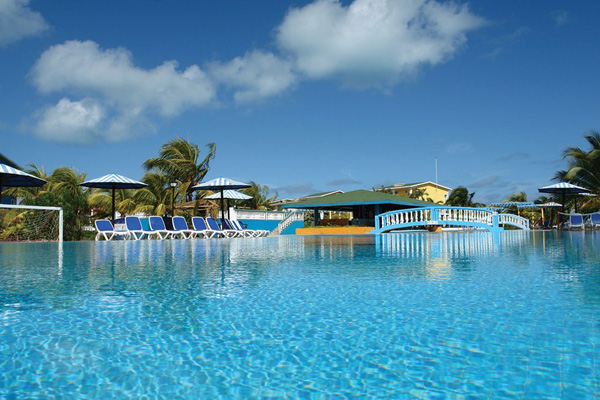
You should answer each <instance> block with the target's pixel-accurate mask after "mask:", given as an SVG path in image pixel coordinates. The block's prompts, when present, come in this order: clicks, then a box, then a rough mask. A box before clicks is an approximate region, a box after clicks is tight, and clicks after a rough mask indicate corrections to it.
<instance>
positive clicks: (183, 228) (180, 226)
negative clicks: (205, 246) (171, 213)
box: [172, 216, 196, 239]
mask: <svg viewBox="0 0 600 400" xmlns="http://www.w3.org/2000/svg"><path fill="white" fill-rule="evenodd" d="M172 221H173V230H175V232H181V235H182V236H183V238H184V239H191V238H195V237H196V231H194V230H192V229H189V228H188V224H187V222H186V221H185V218H183V217H181V216H177V217H173V219H172Z"/></svg>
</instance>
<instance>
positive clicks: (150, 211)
mask: <svg viewBox="0 0 600 400" xmlns="http://www.w3.org/2000/svg"><path fill="white" fill-rule="evenodd" d="M142 182H144V183H145V184H147V185H148V186H146V187H143V188H141V189H138V190H137V191H136V192H135V194H134V196H133V198H134V200H135V203H136V208H135V210H134V212H141V213H143V214H146V215H166V214H167V209H168V208H167V206H168V205H169V204H171V197H172V191H171V190H170V188H169V182H170V178H169V177H168V176H167V175H163V174H158V173H153V172H147V173H146V174H145V175H144V177H143V178H142Z"/></svg>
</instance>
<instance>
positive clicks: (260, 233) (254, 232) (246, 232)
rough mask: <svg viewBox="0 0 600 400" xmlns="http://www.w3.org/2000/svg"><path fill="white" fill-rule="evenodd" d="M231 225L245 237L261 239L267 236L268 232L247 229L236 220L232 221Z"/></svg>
mask: <svg viewBox="0 0 600 400" xmlns="http://www.w3.org/2000/svg"><path fill="white" fill-rule="evenodd" d="M231 224H232V225H233V226H234V227H235V229H237V230H238V231H240V232H242V233H243V234H244V235H245V236H247V237H262V236H267V234H268V231H264V230H260V229H248V228H246V227H244V225H242V224H241V223H240V221H238V220H237V219H232V220H231Z"/></svg>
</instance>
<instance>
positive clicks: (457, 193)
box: [446, 186, 475, 207]
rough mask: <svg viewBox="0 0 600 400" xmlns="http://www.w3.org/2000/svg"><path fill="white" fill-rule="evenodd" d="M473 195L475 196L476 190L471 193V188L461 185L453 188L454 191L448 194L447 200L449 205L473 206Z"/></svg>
mask: <svg viewBox="0 0 600 400" xmlns="http://www.w3.org/2000/svg"><path fill="white" fill-rule="evenodd" d="M473 196H475V192H473V193H469V190H468V189H467V188H466V187H464V186H459V187H457V188H456V189H452V193H450V196H448V200H446V205H447V206H456V207H472V206H474V203H473V201H472V200H473Z"/></svg>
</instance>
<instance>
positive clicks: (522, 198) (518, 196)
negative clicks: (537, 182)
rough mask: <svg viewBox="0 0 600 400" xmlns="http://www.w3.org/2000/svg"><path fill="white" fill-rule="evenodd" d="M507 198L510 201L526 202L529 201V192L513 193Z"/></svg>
mask: <svg viewBox="0 0 600 400" xmlns="http://www.w3.org/2000/svg"><path fill="white" fill-rule="evenodd" d="M506 200H507V201H510V202H515V203H516V202H518V203H524V202H526V201H527V193H525V192H519V193H513V194H511V195H510V196H508V197H507V199H506Z"/></svg>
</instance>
